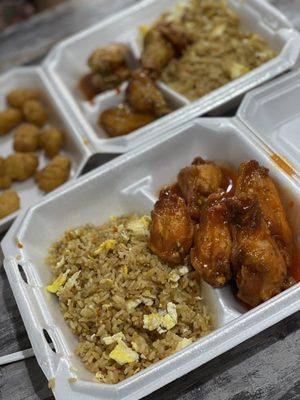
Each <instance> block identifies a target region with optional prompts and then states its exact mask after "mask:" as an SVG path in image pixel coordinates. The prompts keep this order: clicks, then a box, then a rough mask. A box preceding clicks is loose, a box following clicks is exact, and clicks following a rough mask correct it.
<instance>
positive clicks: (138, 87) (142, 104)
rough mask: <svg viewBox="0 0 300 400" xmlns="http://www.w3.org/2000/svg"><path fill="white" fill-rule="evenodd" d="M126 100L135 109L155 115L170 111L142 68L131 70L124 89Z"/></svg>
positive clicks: (160, 115)
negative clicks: (127, 83) (128, 80)
mask: <svg viewBox="0 0 300 400" xmlns="http://www.w3.org/2000/svg"><path fill="white" fill-rule="evenodd" d="M126 100H127V102H128V104H129V105H130V106H131V107H132V108H133V109H134V110H135V111H137V112H141V113H149V114H154V115H155V116H157V117H162V116H163V115H166V114H168V113H169V112H170V111H171V110H170V108H169V107H168V105H167V102H166V100H165V98H164V96H163V94H162V92H161V91H160V90H159V88H158V87H157V86H156V83H155V82H154V81H153V80H152V79H151V78H150V76H149V74H148V73H147V72H146V71H144V70H136V71H134V72H133V74H132V79H131V81H130V82H129V85H128V87H127V90H126Z"/></svg>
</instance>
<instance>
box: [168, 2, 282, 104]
mask: <svg viewBox="0 0 300 400" xmlns="http://www.w3.org/2000/svg"><path fill="white" fill-rule="evenodd" d="M160 21H167V22H172V23H175V24H176V25H178V26H179V27H180V28H181V29H183V30H184V32H186V33H187V35H188V37H189V38H190V39H191V40H192V42H193V44H192V45H191V46H189V47H188V48H187V50H186V51H185V52H184V54H183V55H182V57H181V58H174V59H173V60H172V61H171V62H170V63H169V64H168V65H167V67H166V68H165V69H164V71H163V73H162V79H163V81H164V82H166V83H167V84H168V85H170V86H171V87H172V88H173V89H174V90H176V91H177V92H179V93H181V94H183V95H185V96H186V97H188V98H189V99H190V100H196V99H198V98H199V97H201V96H204V95H205V94H207V93H209V92H211V91H212V90H215V89H217V88H219V87H221V86H223V85H225V84H226V83H228V82H230V81H231V80H233V79H236V78H239V77H240V76H242V75H244V74H246V73H247V72H249V71H251V70H253V69H254V68H256V67H258V66H260V65H261V64H263V63H265V62H267V61H269V60H271V59H272V58H274V57H275V56H276V52H275V51H273V50H272V49H271V48H270V47H269V45H268V43H267V42H266V41H265V40H264V39H263V38H262V37H261V36H259V35H257V34H254V33H251V32H248V31H245V30H244V29H242V27H241V24H240V20H239V17H238V15H237V14H236V13H235V12H233V11H232V10H231V9H230V8H229V7H228V6H227V2H226V1H220V0H188V1H187V2H186V3H183V4H181V5H179V6H178V7H177V9H175V10H174V11H173V12H170V13H166V14H165V15H164V16H162V18H161V19H160Z"/></svg>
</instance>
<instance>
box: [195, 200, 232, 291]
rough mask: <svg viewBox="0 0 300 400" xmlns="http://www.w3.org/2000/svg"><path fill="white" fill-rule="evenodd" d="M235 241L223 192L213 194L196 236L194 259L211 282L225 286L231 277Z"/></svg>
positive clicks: (208, 281) (203, 274)
mask: <svg viewBox="0 0 300 400" xmlns="http://www.w3.org/2000/svg"><path fill="white" fill-rule="evenodd" d="M231 250H232V242H231V236H230V230H229V224H228V212H227V206H226V202H225V200H224V199H223V198H222V195H215V194H213V195H211V196H210V197H209V199H208V203H207V206H206V207H205V209H204V210H203V212H202V215H201V221H200V224H199V225H198V227H197V230H196V232H195V237H194V247H193V248H192V250H191V261H192V265H193V267H194V268H195V270H196V271H197V272H198V273H199V274H200V275H201V277H202V279H204V280H205V281H206V282H207V283H209V284H210V285H212V286H214V287H222V286H224V285H225V284H226V283H227V282H228V281H229V280H230V279H231V269H230V258H231Z"/></svg>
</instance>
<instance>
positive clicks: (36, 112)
mask: <svg viewBox="0 0 300 400" xmlns="http://www.w3.org/2000/svg"><path fill="white" fill-rule="evenodd" d="M22 111H23V115H24V118H25V120H26V121H27V122H29V123H31V124H34V125H37V126H39V127H42V126H43V125H45V123H46V121H47V111H46V108H45V107H44V105H43V104H42V103H41V102H40V101H39V100H34V99H33V100H27V101H26V102H25V103H24V104H23V107H22Z"/></svg>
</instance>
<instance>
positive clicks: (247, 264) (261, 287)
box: [227, 195, 287, 307]
mask: <svg viewBox="0 0 300 400" xmlns="http://www.w3.org/2000/svg"><path fill="white" fill-rule="evenodd" d="M227 203H228V208H229V212H230V219H231V233H232V239H233V251H232V258H231V262H232V267H233V273H234V276H235V279H236V283H237V287H238V298H239V299H241V300H242V301H243V302H245V303H247V304H249V305H250V306H253V307H255V306H257V305H258V304H260V303H262V302H264V301H266V300H268V299H270V298H271V297H273V296H275V295H276V294H278V293H280V292H281V291H282V290H283V288H284V284H285V282H286V278H287V267H286V263H285V260H284V258H283V256H282V253H281V251H280V249H279V247H278V245H277V243H276V241H275V240H274V238H273V236H272V235H271V233H270V230H269V228H268V225H267V223H266V221H265V219H264V217H263V213H262V210H261V208H260V205H259V201H258V199H257V197H256V196H255V195H241V196H240V197H239V198H237V197H236V198H232V199H228V200H227Z"/></svg>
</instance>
